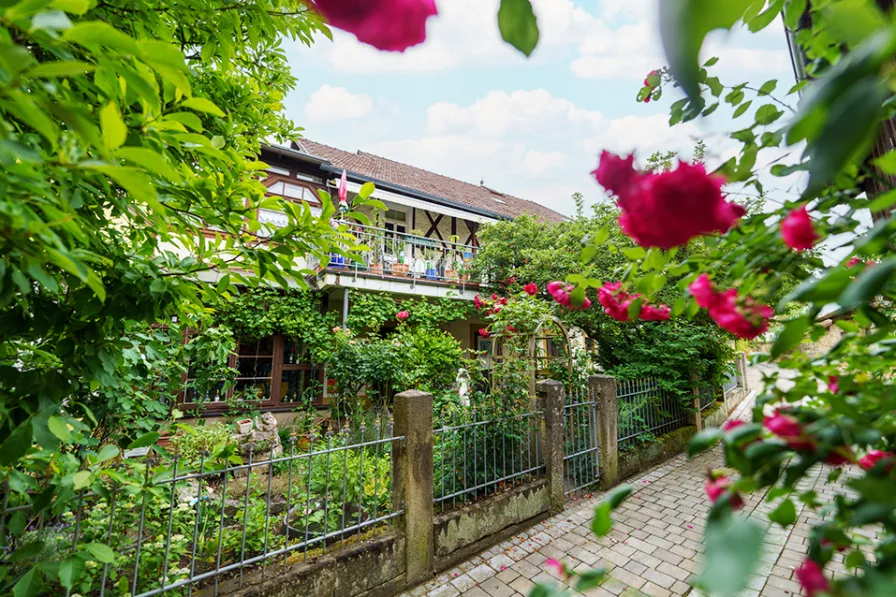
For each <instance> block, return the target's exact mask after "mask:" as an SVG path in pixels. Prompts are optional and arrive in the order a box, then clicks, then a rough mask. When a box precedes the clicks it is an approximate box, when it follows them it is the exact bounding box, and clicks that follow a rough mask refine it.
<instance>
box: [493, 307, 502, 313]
mask: <svg viewBox="0 0 896 597" xmlns="http://www.w3.org/2000/svg"><path fill="white" fill-rule="evenodd" d="M500 312H501V307H498V306H495V308H494V309H492V313H493V314H494V315H497V314H498V313H500Z"/></svg>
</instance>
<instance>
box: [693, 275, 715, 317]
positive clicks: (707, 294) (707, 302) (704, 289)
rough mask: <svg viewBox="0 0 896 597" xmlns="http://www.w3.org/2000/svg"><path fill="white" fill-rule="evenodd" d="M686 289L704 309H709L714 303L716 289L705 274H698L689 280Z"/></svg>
mask: <svg viewBox="0 0 896 597" xmlns="http://www.w3.org/2000/svg"><path fill="white" fill-rule="evenodd" d="M688 290H689V291H690V292H691V295H692V296H693V297H694V300H695V301H697V304H698V305H700V306H701V307H703V308H704V309H709V308H710V307H712V306H713V305H714V304H715V301H716V291H715V288H714V287H713V285H712V282H711V281H710V280H709V276H707V275H706V274H700V275H699V276H698V277H697V279H696V280H694V281H693V282H691V284H690V286H688Z"/></svg>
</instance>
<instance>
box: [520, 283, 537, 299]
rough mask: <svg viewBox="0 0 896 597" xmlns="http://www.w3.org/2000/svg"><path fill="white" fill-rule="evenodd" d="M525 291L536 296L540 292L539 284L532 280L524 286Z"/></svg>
mask: <svg viewBox="0 0 896 597" xmlns="http://www.w3.org/2000/svg"><path fill="white" fill-rule="evenodd" d="M523 291H524V292H525V293H526V294H528V295H529V296H535V295H536V294H538V285H537V284H535V283H534V282H530V283H528V284H526V285H525V286H523Z"/></svg>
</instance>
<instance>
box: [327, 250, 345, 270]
mask: <svg viewBox="0 0 896 597" xmlns="http://www.w3.org/2000/svg"><path fill="white" fill-rule="evenodd" d="M330 267H335V268H337V269H342V268H344V267H345V257H343V256H342V255H337V254H336V253H330Z"/></svg>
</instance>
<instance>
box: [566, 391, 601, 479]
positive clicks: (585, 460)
mask: <svg viewBox="0 0 896 597" xmlns="http://www.w3.org/2000/svg"><path fill="white" fill-rule="evenodd" d="M597 416H598V413H597V401H596V400H595V399H594V397H592V396H589V395H588V392H587V389H586V388H575V387H574V388H572V389H571V390H570V391H569V393H568V394H567V398H566V404H565V405H564V406H563V444H564V445H563V493H564V495H574V494H578V493H579V492H582V491H583V490H586V489H588V488H589V487H591V486H592V485H594V484H595V483H597V482H598V481H600V468H599V463H598V442H597V432H598V428H597Z"/></svg>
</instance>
